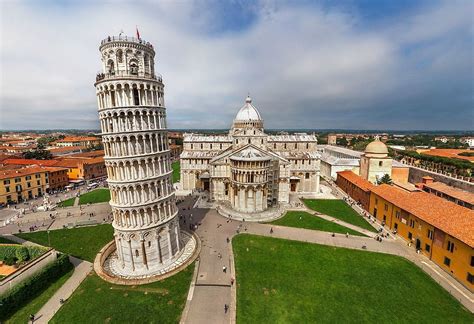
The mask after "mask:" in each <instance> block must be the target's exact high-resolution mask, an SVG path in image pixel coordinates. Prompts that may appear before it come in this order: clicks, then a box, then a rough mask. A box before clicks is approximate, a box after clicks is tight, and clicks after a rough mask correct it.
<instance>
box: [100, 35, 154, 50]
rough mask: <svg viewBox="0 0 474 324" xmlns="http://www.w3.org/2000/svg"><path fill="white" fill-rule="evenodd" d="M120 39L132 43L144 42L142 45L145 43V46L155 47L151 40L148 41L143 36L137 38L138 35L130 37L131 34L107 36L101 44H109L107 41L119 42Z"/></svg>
mask: <svg viewBox="0 0 474 324" xmlns="http://www.w3.org/2000/svg"><path fill="white" fill-rule="evenodd" d="M118 41H122V42H132V43H137V44H142V45H145V46H148V47H150V48H153V45H151V43H150V42H147V41H145V40H143V39H141V38H136V37H130V36H121V35H119V36H108V37H107V38H105V39H103V40H102V41H101V42H100V45H101V46H102V45H104V44H107V43H110V42H118Z"/></svg>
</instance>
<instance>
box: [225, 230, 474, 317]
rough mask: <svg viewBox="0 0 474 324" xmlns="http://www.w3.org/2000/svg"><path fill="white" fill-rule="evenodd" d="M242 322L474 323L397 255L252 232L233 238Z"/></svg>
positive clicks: (238, 305)
mask: <svg viewBox="0 0 474 324" xmlns="http://www.w3.org/2000/svg"><path fill="white" fill-rule="evenodd" d="M233 249H234V253H235V265H236V278H237V322H238V323H472V322H473V320H474V317H473V315H472V314H471V313H470V312H469V311H468V310H467V309H465V308H464V307H463V306H462V305H461V304H460V303H459V302H458V301H457V300H455V299H454V298H453V297H452V296H451V295H449V294H448V293H447V292H446V291H445V290H444V289H443V288H441V286H439V285H438V284H437V283H436V282H435V281H434V280H432V279H431V278H430V277H429V276H428V275H427V274H425V273H424V272H423V271H422V270H420V269H419V268H417V267H416V266H415V265H413V264H412V263H410V262H408V261H406V260H405V259H402V258H400V257H397V256H392V255H388V254H378V253H372V252H366V251H356V250H349V249H343V248H335V247H329V246H323V245H317V244H309V243H304V242H296V241H287V240H281V239H275V238H267V237H260V236H253V235H245V234H244V235H239V236H237V237H235V238H234V239H233Z"/></svg>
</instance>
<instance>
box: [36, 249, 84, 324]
mask: <svg viewBox="0 0 474 324" xmlns="http://www.w3.org/2000/svg"><path fill="white" fill-rule="evenodd" d="M69 260H71V263H72V264H73V265H74V273H73V274H72V276H71V277H70V278H69V279H68V280H67V281H66V282H65V283H64V284H63V285H62V286H61V288H59V289H58V291H56V293H55V294H54V295H53V297H51V299H50V300H48V301H47V302H46V304H44V305H43V307H42V308H41V309H40V310H39V311H38V313H36V314H35V318H36V320H35V323H38V324H41V323H48V321H49V320H50V319H52V318H53V316H54V314H56V312H57V311H58V310H59V308H61V306H62V305H61V303H60V302H59V301H60V299H63V300H67V299H68V298H69V297H70V296H71V295H72V293H73V292H74V290H76V289H77V287H79V285H80V284H81V282H82V281H83V280H84V279H85V278H86V277H87V275H88V274H89V272H91V271H92V263H90V262H87V261H83V260H80V259H77V258H74V257H69Z"/></svg>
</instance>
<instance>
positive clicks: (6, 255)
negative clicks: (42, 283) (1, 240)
mask: <svg viewBox="0 0 474 324" xmlns="http://www.w3.org/2000/svg"><path fill="white" fill-rule="evenodd" d="M25 249H26V251H27V252H26V253H27V255H26V258H23V259H22V258H19V257H18V256H19V255H20V254H25ZM47 250H48V249H47V248H44V247H41V246H25V245H20V244H12V245H0V261H5V263H7V264H9V263H11V260H19V261H20V262H21V261H26V260H29V259H31V260H34V259H36V258H37V257H39V256H40V255H42V254H43V253H45V252H46V251H47ZM19 251H22V252H19ZM10 265H11V264H10Z"/></svg>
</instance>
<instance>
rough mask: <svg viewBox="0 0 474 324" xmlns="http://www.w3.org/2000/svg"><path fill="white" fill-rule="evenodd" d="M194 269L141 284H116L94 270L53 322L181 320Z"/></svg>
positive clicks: (190, 268) (174, 321) (156, 321)
mask: <svg viewBox="0 0 474 324" xmlns="http://www.w3.org/2000/svg"><path fill="white" fill-rule="evenodd" d="M193 270H194V266H189V267H187V268H186V269H185V270H183V271H181V272H179V273H178V274H176V275H174V276H172V277H170V278H167V279H165V280H163V281H159V282H155V283H152V284H147V285H140V286H119V285H113V284H110V283H108V282H105V281H103V280H102V279H100V278H99V277H98V276H97V275H96V274H95V273H91V274H90V275H89V276H88V277H87V278H86V279H85V280H84V281H83V282H82V283H81V285H80V286H79V287H78V288H77V290H76V291H75V292H74V293H73V295H72V296H71V298H69V300H68V301H67V302H66V304H65V305H64V306H63V307H61V309H60V310H59V311H58V313H56V315H55V316H54V317H53V319H52V320H51V321H50V323H160V324H162V323H163V324H164V323H178V322H179V319H180V317H181V313H182V311H183V308H184V305H185V302H186V296H187V293H188V289H189V284H190V282H191V278H192V275H193Z"/></svg>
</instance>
